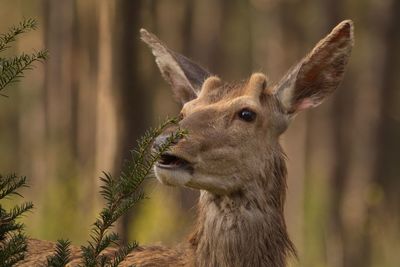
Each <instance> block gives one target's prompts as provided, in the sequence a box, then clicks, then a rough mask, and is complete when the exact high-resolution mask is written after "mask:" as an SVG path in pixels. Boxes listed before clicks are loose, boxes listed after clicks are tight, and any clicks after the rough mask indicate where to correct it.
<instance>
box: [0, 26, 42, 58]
mask: <svg viewBox="0 0 400 267" xmlns="http://www.w3.org/2000/svg"><path fill="white" fill-rule="evenodd" d="M36 27H37V22H36V20H34V19H25V20H23V21H21V22H20V23H19V24H18V26H13V27H11V28H10V29H9V30H8V32H7V33H4V34H2V35H0V52H2V51H4V50H5V49H7V48H9V45H10V43H12V42H14V41H15V40H16V37H17V36H18V35H20V34H22V33H26V32H28V31H30V30H35V29H36Z"/></svg>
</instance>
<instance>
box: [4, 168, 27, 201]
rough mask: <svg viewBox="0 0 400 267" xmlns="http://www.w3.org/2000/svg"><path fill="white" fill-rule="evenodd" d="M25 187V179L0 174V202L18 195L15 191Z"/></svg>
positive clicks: (14, 175)
mask: <svg viewBox="0 0 400 267" xmlns="http://www.w3.org/2000/svg"><path fill="white" fill-rule="evenodd" d="M21 187H26V177H25V176H24V177H18V176H17V175H16V174H15V173H13V174H10V175H7V176H2V175H1V174H0V200H1V199H3V198H5V197H6V196H10V195H19V196H21V195H20V194H19V193H18V192H17V191H16V190H17V189H19V188H21Z"/></svg>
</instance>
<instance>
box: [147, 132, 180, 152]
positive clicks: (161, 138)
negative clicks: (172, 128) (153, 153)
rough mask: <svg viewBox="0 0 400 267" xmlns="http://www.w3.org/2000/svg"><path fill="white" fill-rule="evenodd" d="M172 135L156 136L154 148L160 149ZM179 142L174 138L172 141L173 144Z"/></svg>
mask: <svg viewBox="0 0 400 267" xmlns="http://www.w3.org/2000/svg"><path fill="white" fill-rule="evenodd" d="M170 136H171V135H169V134H168V135H160V136H158V137H157V138H156V140H155V141H154V144H153V149H155V150H160V149H161V148H162V147H163V146H164V145H165V144H166V143H167V142H168V138H169V137H170ZM178 142H179V140H173V142H172V143H171V145H176V144H177V143H178Z"/></svg>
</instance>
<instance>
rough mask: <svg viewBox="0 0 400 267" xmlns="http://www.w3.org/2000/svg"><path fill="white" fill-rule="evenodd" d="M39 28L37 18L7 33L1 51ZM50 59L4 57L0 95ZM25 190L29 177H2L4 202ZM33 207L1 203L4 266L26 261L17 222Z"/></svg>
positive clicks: (0, 64)
mask: <svg viewBox="0 0 400 267" xmlns="http://www.w3.org/2000/svg"><path fill="white" fill-rule="evenodd" d="M35 28H36V21H35V20H33V19H27V20H24V21H22V22H21V23H20V24H19V25H18V26H16V27H12V28H10V29H9V31H8V32H7V33H5V34H2V35H0V52H3V51H4V50H6V49H7V48H9V47H10V44H11V43H12V42H14V41H15V40H16V37H17V36H18V35H20V34H22V33H25V32H27V31H30V30H33V29H35ZM46 57H47V52H46V51H39V52H34V53H32V54H22V55H19V56H15V57H12V58H2V57H0V92H1V91H2V90H3V89H4V88H5V87H6V86H7V85H9V84H10V83H12V82H16V81H18V79H19V78H21V77H22V75H23V73H24V71H26V70H29V69H31V68H32V66H33V65H32V64H33V63H34V62H35V61H42V60H45V59H46ZM0 95H2V94H0ZM2 96H4V95H2ZM22 187H26V177H18V176H16V175H15V174H11V175H7V176H2V175H0V200H4V199H6V198H10V197H11V196H15V195H16V196H19V197H22V196H21V195H20V194H19V193H18V191H17V190H18V189H20V188H22ZM32 208H33V204H32V202H25V203H23V204H21V205H17V206H14V207H13V208H12V209H11V210H9V211H7V210H6V209H4V208H3V205H2V204H1V203H0V264H1V266H4V267H6V266H13V265H14V264H16V263H18V262H19V261H21V260H23V259H24V256H25V252H26V251H27V237H26V236H25V234H24V233H23V230H24V224H22V223H18V222H16V220H17V219H18V218H20V217H21V216H22V215H24V214H25V213H26V212H27V211H29V210H31V209H32Z"/></svg>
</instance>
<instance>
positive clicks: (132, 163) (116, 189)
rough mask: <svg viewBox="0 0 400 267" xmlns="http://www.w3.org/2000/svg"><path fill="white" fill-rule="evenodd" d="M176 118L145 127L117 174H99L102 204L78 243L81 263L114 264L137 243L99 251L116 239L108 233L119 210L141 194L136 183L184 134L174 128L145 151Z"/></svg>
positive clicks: (116, 241)
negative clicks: (155, 147) (83, 240)
mask: <svg viewBox="0 0 400 267" xmlns="http://www.w3.org/2000/svg"><path fill="white" fill-rule="evenodd" d="M176 122H177V120H176V119H170V120H167V121H166V122H165V123H163V124H162V125H160V126H159V127H158V128H155V129H151V130H149V131H147V132H146V133H145V135H144V136H143V137H142V138H141V139H140V140H139V141H138V146H137V149H135V150H133V151H131V159H130V160H128V161H127V162H126V163H125V165H124V168H123V171H122V172H121V174H120V175H119V177H117V178H115V177H113V176H112V175H111V174H108V173H104V177H101V180H102V182H103V185H102V186H101V191H100V193H101V195H102V196H103V197H104V199H105V201H106V207H105V208H103V210H102V211H101V213H100V216H99V218H98V219H97V220H96V222H95V223H94V224H93V228H92V233H91V240H89V241H88V244H87V246H82V247H81V249H82V254H83V265H84V266H90V267H91V266H93V267H94V266H118V264H119V263H120V262H121V261H123V259H124V258H125V257H126V255H128V254H129V252H131V251H132V250H133V249H134V248H135V247H137V243H136V242H133V243H130V244H128V245H126V246H122V247H120V248H119V250H117V252H115V254H114V255H113V256H110V255H107V254H104V253H102V252H104V250H105V249H107V248H109V247H112V246H113V245H116V244H117V243H118V241H119V236H118V234H116V233H114V232H111V233H110V228H111V227H112V226H113V225H114V223H115V222H116V221H117V220H118V219H119V218H120V217H121V216H122V215H123V214H125V213H126V212H127V211H128V210H129V209H131V208H132V207H133V206H134V205H135V204H136V203H138V202H139V201H140V200H142V199H144V198H145V195H144V193H143V191H142V190H141V189H140V186H141V184H142V183H143V181H144V180H145V179H146V177H148V176H149V175H150V173H151V170H152V167H153V165H154V164H155V163H156V161H157V160H158V159H159V158H160V156H161V155H162V154H163V153H164V152H166V151H167V150H168V149H169V148H170V146H171V145H172V144H173V143H174V142H176V140H178V139H180V138H182V137H183V136H184V135H185V134H186V133H185V131H183V130H180V129H178V130H177V131H176V132H174V133H172V134H171V135H170V137H169V138H168V140H167V141H166V142H165V143H164V144H163V145H162V146H161V147H160V148H159V149H158V150H157V151H152V152H149V151H150V147H151V144H152V143H153V141H154V139H155V138H156V137H157V136H158V135H159V134H160V133H161V132H162V131H163V130H164V129H165V128H166V127H167V126H169V125H170V124H176Z"/></svg>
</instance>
